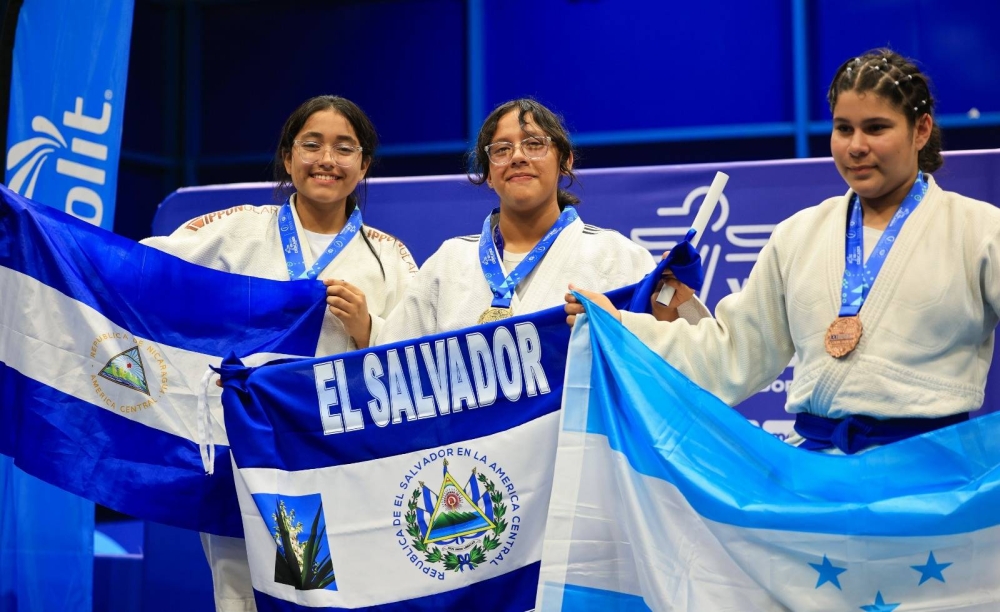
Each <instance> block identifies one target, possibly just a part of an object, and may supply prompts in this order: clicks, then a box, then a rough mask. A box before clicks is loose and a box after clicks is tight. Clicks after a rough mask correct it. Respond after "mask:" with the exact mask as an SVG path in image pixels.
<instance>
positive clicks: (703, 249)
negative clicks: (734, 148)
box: [630, 185, 775, 303]
mask: <svg viewBox="0 0 1000 612" xmlns="http://www.w3.org/2000/svg"><path fill="white" fill-rule="evenodd" d="M706 193H708V186H707V185H706V186H703V187H698V188H696V189H693V190H692V191H691V193H689V194H687V197H685V198H684V203H683V204H681V205H680V206H664V207H661V208H657V209H656V215H657V216H658V217H668V218H671V219H676V221H677V225H670V226H666V227H636V228H633V229H632V231H631V233H630V238H632V240H633V242H636V243H638V244H640V245H642V246H644V247H646V248H647V249H649V250H650V251H652V252H653V255H654V256H656V257H659V256H660V255H661V254H662V253H663V252H664V251H668V250H670V249H671V248H673V247H674V245H676V244H677V241H678V240H680V239H681V238H682V237H683V236H684V234H686V233H687V231H688V229H690V228H691V224H692V223H693V222H694V217H695V214H696V213H697V210H692V209H693V208H694V204H695V202H699V203H700V202H701V199H702V198H703V197H704V196H705V194H706ZM716 210H717V211H718V212H717V213H715V214H716V215H717V219H716V220H715V222H714V223H712V222H711V219H709V226H708V228H707V229H706V230H705V236H704V237H703V239H702V241H701V246H700V248H699V249H698V250H699V252H700V253H701V261H702V265H703V266H704V268H705V284H704V285H703V286H702V288H701V292H700V293H699V294H698V297H699V298H701V301H703V302H705V303H708V297H709V294H710V292H711V290H712V287H713V285H714V281H715V272H716V269H717V267H718V264H719V258H720V257H722V258H723V259H724V260H725V261H726V262H727V263H731V264H741V263H747V264H750V265H749V266H746V267H740V268H739V271H740V274H741V275H742V276H733V273H734V270H732V269H730V268H731V267H730V268H727V270H726V272H725V273H726V275H727V276H726V277H725V278H726V285H727V286H728V287H729V292H730V293H736V292H737V291H739V290H740V289H742V288H743V283H745V282H746V277H747V275H749V273H750V268H751V267H752V266H753V264H754V262H756V261H757V255H758V254H759V253H760V250H761V249H762V248H763V247H764V245H765V244H767V240H768V238H770V237H771V232H772V231H774V227H775V224H774V223H770V224H760V225H730V226H728V227H727V226H726V221H728V220H729V198H727V197H726V194H722V196H721V197H720V198H719V205H718V206H717V207H716ZM678 217H679V218H678ZM723 228H725V238H726V243H725V246H723V244H720V242H721V241H720V240H719V238H720V237H719V236H718V235H717V234H718V232H720V231H721V230H722V229H723ZM713 234H716V235H713ZM713 241H714V242H713Z"/></svg>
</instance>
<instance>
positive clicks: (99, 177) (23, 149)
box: [7, 89, 112, 225]
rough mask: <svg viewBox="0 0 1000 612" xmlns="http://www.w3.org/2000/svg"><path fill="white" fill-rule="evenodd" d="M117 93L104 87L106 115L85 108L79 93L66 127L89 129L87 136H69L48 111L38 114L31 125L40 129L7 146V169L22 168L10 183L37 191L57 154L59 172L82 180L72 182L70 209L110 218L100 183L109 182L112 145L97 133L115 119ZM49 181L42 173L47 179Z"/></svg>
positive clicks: (29, 193)
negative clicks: (97, 139)
mask: <svg viewBox="0 0 1000 612" xmlns="http://www.w3.org/2000/svg"><path fill="white" fill-rule="evenodd" d="M111 96H112V93H111V90H110V89H109V90H107V91H105V92H104V98H105V102H104V103H103V105H102V107H101V114H100V116H97V117H91V116H88V115H86V114H84V99H83V98H81V97H77V98H76V101H75V105H74V108H73V110H72V111H66V112H64V113H63V119H62V125H63V127H64V128H69V129H70V130H75V131H76V132H83V133H84V134H86V135H87V137H86V138H83V137H80V136H74V135H73V132H68V135H69V136H70V138H69V139H68V140H67V138H66V136H64V135H63V133H62V132H61V131H60V130H59V129H58V128H57V127H56V126H55V124H53V123H52V121H50V120H49V119H47V118H46V117H42V116H40V115H39V116H36V117H35V118H33V119H32V120H31V129H32V130H34V132H35V135H34V136H33V137H31V138H28V139H26V140H22V141H21V142H18V143H15V144H14V145H13V146H11V148H10V149H9V150H8V151H7V170H8V171H10V170H13V169H15V168H17V170H16V172H14V175H13V176H12V177H11V179H10V182H9V184H8V187H10V189H11V190H12V191H14V192H16V193H19V194H21V195H23V196H24V197H26V198H32V197H34V194H35V187H36V186H37V184H38V179H39V175H40V174H41V172H42V169H43V168H45V167H46V162H47V161H48V159H49V157H52V156H55V157H56V162H55V172H56V174H58V175H61V176H64V177H67V178H68V179H73V180H74V181H75V182H76V183H77V184H73V183H72V182H68V183H67V186H68V187H69V188H68V189H67V192H66V198H65V203H64V210H65V211H66V212H67V213H69V214H71V215H73V216H74V217H77V218H79V219H83V220H84V221H87V222H89V223H93V224H94V225H100V224H101V221H102V220H103V218H104V201H103V200H102V198H101V195H100V193H98V191H97V190H95V187H104V185H105V183H106V182H107V172H106V167H107V161H108V146H107V145H106V144H102V143H100V142H95V141H94V140H92V139H91V138H92V137H93V136H103V135H104V134H105V133H106V132H107V131H108V128H109V127H110V125H111V112H112V106H111V103H110V100H111ZM50 180H51V179H50ZM45 181H46V179H45V178H42V182H43V183H45ZM70 185H71V186H70ZM46 203H49V204H51V202H46Z"/></svg>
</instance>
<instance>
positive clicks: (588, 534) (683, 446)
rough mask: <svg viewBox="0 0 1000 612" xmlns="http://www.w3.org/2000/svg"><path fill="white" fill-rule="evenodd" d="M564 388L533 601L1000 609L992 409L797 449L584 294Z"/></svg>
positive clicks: (998, 474) (626, 606) (570, 605)
mask: <svg viewBox="0 0 1000 612" xmlns="http://www.w3.org/2000/svg"><path fill="white" fill-rule="evenodd" d="M565 389H566V392H565V396H564V400H563V411H562V423H561V431H560V434H559V444H558V452H557V457H556V467H555V476H554V479H553V482H554V486H553V491H552V502H551V505H550V508H549V516H548V522H547V527H546V534H545V545H544V550H543V556H542V567H541V570H540V587H539V592H538V601H537V609H539V610H545V611H549V610H582V609H588V610H589V609H606V610H629V611H631V610H657V611H659V610H679V611H685V612H694V611H702V610H713V611H720V610H731V611H734V612H735V611H739V612H752V611H765V610H766V611H779V610H796V611H800V610H802V611H808V610H816V611H821V610H822V611H828V610H864V611H866V612H891V611H893V610H898V611H899V612H904V611H906V610H924V611H930V610H977V611H984V612H985V611H986V610H997V609H1000V526H998V525H1000V436H998V435H997V433H998V428H1000V421H998V418H1000V415H997V414H992V415H987V416H984V417H981V418H976V419H972V420H970V421H967V422H965V423H962V424H960V425H956V426H952V427H948V428H945V429H941V430H938V431H935V432H931V433H929V434H925V435H922V436H919V437H915V438H911V439H908V440H904V441H901V442H897V443H894V444H891V445H888V446H884V447H881V448H875V449H872V450H871V451H869V452H866V453H863V454H859V455H853V456H834V455H827V454H822V453H815V452H811V451H805V450H801V449H797V448H794V447H791V446H788V445H786V444H784V443H783V442H781V441H779V440H777V439H776V438H774V437H772V436H771V435H770V434H768V433H767V432H765V431H763V430H761V429H759V428H757V427H754V426H753V425H752V424H750V423H749V422H747V421H746V420H745V419H744V418H743V417H742V416H740V415H739V414H738V413H737V412H736V411H734V410H732V409H731V408H729V407H728V406H726V405H725V404H724V403H723V402H721V401H720V400H719V399H717V398H715V397H714V396H712V395H710V394H709V393H707V392H705V391H704V390H702V389H700V388H699V387H697V386H696V385H694V384H693V383H692V382H691V381H689V380H688V379H686V378H685V377H684V376H683V375H681V374H680V373H679V372H677V371H676V370H675V369H673V368H672V367H671V366H670V365H669V364H667V363H666V362H665V361H663V360H662V359H661V358H660V357H659V356H657V355H655V354H654V353H652V352H651V351H650V350H649V349H648V348H647V347H646V346H645V345H643V344H642V343H641V342H640V341H639V340H638V339H637V338H636V337H635V336H634V335H632V334H631V333H630V332H628V331H627V330H625V329H624V328H623V327H622V326H621V325H620V324H619V323H618V322H617V321H615V320H614V319H613V318H612V317H611V316H610V315H608V314H607V313H606V312H604V311H603V310H600V309H598V308H596V307H592V306H591V307H588V313H587V315H585V316H583V317H581V318H579V319H578V320H577V325H576V328H575V329H574V331H573V336H572V338H571V341H570V351H569V357H568V363H567V373H566V386H565Z"/></svg>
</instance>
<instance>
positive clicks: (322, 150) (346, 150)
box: [292, 140, 363, 168]
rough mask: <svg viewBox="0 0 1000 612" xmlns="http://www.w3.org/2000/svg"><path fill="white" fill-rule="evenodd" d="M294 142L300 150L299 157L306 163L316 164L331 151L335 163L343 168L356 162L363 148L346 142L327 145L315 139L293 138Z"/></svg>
mask: <svg viewBox="0 0 1000 612" xmlns="http://www.w3.org/2000/svg"><path fill="white" fill-rule="evenodd" d="M292 144H293V145H294V146H295V149H296V150H297V151H298V152H299V159H301V160H302V163H304V164H315V163H316V162H318V161H320V160H321V159H323V158H324V157H326V152H327V151H329V152H330V158H331V159H333V163H335V164H337V165H338V166H340V167H342V168H348V167H350V166H353V165H354V164H356V163H357V162H358V159H359V158H360V157H361V151H362V150H363V149H362V147H361V146H357V147H353V146H351V145H349V144H344V143H338V144H332V145H326V144H323V143H322V142H316V141H315V140H293V141H292Z"/></svg>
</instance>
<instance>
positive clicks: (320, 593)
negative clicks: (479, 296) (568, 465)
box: [222, 308, 569, 612]
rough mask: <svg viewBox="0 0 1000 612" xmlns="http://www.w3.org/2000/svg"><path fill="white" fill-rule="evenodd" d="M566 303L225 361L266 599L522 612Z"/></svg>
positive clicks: (226, 398)
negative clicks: (476, 322)
mask: <svg viewBox="0 0 1000 612" xmlns="http://www.w3.org/2000/svg"><path fill="white" fill-rule="evenodd" d="M568 340H569V328H568V327H567V326H566V323H565V315H564V313H563V312H562V309H561V308H559V309H550V310H548V311H544V312H541V313H535V314H533V315H528V316H527V317H519V318H514V319H507V320H505V321H503V322H499V323H493V324H489V325H484V326H479V327H474V328H469V329H466V330H461V331H457V332H452V333H447V334H440V335H437V336H428V337H424V338H419V339H416V340H413V341H408V342H402V343H397V344H393V345H387V346H385V347H378V348H375V349H370V350H365V351H356V352H353V353H347V354H343V355H338V356H335V357H330V358H320V359H309V360H291V361H286V362H276V363H272V364H267V365H264V366H260V367H257V368H245V367H242V366H241V365H240V364H239V363H238V362H237V361H236V360H231V361H227V362H226V363H225V364H224V365H223V368H222V378H223V382H224V383H225V391H224V393H223V404H224V405H225V415H226V427H227V429H228V431H229V439H230V441H231V443H232V457H233V461H234V463H235V465H236V466H237V468H238V470H237V476H236V485H237V491H238V495H239V500H240V506H241V508H242V511H243V525H244V533H245V538H246V542H247V551H248V554H249V560H250V569H251V575H252V580H253V586H254V590H255V595H256V599H257V609H258V610H260V611H262V612H263V611H265V610H309V609H316V608H321V609H325V610H343V609H352V610H355V609H362V610H365V609H367V610H379V611H382V612H392V611H395V610H460V609H469V610H478V611H485V610H497V611H517V612H522V611H523V610H528V609H530V608H531V607H532V606H533V605H534V599H535V591H536V588H537V583H538V563H539V559H540V558H541V546H542V536H543V531H544V528H545V514H546V511H547V508H548V500H549V490H550V488H551V485H552V480H551V479H552V465H553V455H554V453H555V442H556V433H557V428H558V421H559V412H558V411H559V405H560V398H561V392H562V381H563V372H564V365H565V359H566V344H567V342H568Z"/></svg>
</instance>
